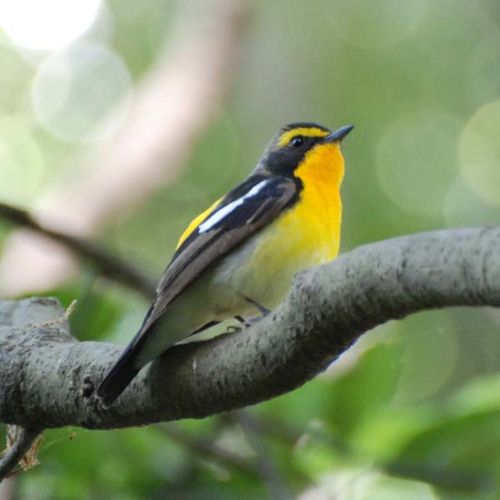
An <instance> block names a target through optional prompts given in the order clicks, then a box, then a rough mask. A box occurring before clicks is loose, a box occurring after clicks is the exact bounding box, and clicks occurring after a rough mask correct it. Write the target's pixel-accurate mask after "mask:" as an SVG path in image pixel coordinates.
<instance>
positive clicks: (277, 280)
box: [97, 122, 353, 406]
mask: <svg viewBox="0 0 500 500" xmlns="http://www.w3.org/2000/svg"><path fill="white" fill-rule="evenodd" d="M352 129H353V126H352V125H347V126H344V127H341V128H339V129H337V130H334V131H332V130H331V129H329V128H327V127H324V126H322V125H319V124H317V123H312V122H303V123H292V124H289V125H287V126H285V127H283V128H281V129H280V130H279V132H278V133H277V134H276V135H275V136H274V137H273V139H272V140H271V142H270V143H269V144H268V145H267V147H266V148H265V150H264V153H263V155H262V157H261V159H260V160H259V161H258V163H257V165H256V167H255V168H254V170H253V171H252V172H251V173H250V175H249V176H248V177H247V178H246V179H244V180H243V181H242V182H241V183H240V184H238V185H237V186H236V187H234V188H233V189H231V190H230V191H229V192H228V193H227V194H226V195H225V196H222V197H221V198H219V199H218V200H217V201H215V202H214V203H213V204H212V205H211V206H210V207H209V208H207V209H206V210H205V211H204V212H202V213H201V214H200V215H198V216H197V217H195V218H194V219H193V221H192V222H191V223H190V224H189V225H188V226H187V228H186V230H185V231H184V232H183V233H182V235H181V236H180V239H179V241H178V244H177V247H176V250H175V252H174V255H173V257H172V259H171V261H170V263H169V264H168V266H167V267H166V269H165V271H164V273H163V274H162V276H161V278H160V280H159V282H158V286H157V289H156V298H155V299H154V301H153V303H152V304H151V307H150V308H149V310H148V311H147V313H146V315H145V318H144V320H143V322H142V325H141V327H140V328H139V331H138V332H137V334H136V335H135V337H133V339H132V340H131V342H130V343H129V345H128V346H127V347H126V348H125V350H124V351H123V353H122V354H121V355H120V357H119V358H118V360H117V361H116V363H115V364H114V365H113V366H112V367H111V369H110V370H109V371H108V373H107V374H106V375H105V377H104V379H103V380H102V382H101V383H100V384H99V386H98V388H97V395H98V397H99V398H100V400H101V401H102V402H103V404H104V405H106V406H109V405H111V404H113V402H114V401H115V400H116V399H117V398H118V397H119V396H120V394H121V393H122V392H123V391H124V390H125V388H126V387H127V386H128V385H129V383H130V382H131V381H132V379H133V378H134V377H135V376H136V375H137V373H138V372H139V371H140V370H141V369H142V368H143V367H144V366H145V365H147V364H148V363H149V362H151V361H152V360H154V359H155V358H158V357H160V356H161V355H162V354H163V353H164V352H165V351H167V350H168V349H169V348H170V347H171V346H173V345H174V344H176V343H178V342H179V341H181V340H184V339H186V338H187V337H189V336H191V335H193V334H195V333H198V332H200V331H202V330H204V329H206V328H208V327H211V326H213V325H215V324H217V323H219V322H221V321H224V320H226V319H228V318H236V319H237V320H238V321H240V322H243V323H244V324H245V325H248V324H250V323H252V322H253V321H256V320H258V319H259V318H262V317H263V316H265V315H267V314H268V313H269V312H270V311H271V310H273V309H274V308H275V307H276V306H277V305H278V304H279V303H280V302H281V301H282V299H283V298H284V297H285V296H286V294H287V292H288V289H289V287H290V285H291V283H292V279H293V276H294V275H295V274H296V273H298V272H299V271H302V270H304V269H306V268H309V267H312V266H315V265H319V264H322V263H325V262H327V261H330V260H332V259H334V258H335V257H336V256H337V255H338V251H339V244H340V230H341V219H342V200H341V195H340V187H341V183H342V179H343V177H344V158H343V155H342V152H341V149H340V144H341V141H342V140H343V139H344V138H345V136H346V135H347V134H348V133H349V132H350V131H351V130H352Z"/></svg>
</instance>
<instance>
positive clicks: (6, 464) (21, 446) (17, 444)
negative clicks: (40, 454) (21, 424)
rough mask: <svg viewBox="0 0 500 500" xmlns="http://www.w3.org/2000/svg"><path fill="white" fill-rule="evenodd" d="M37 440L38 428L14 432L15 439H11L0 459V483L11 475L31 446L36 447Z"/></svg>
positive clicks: (38, 435)
mask: <svg viewBox="0 0 500 500" xmlns="http://www.w3.org/2000/svg"><path fill="white" fill-rule="evenodd" d="M39 438H40V429H39V428H36V429H35V428H32V429H27V428H21V429H19V428H18V429H17V430H16V433H15V438H13V441H12V443H9V444H10V446H7V449H6V450H5V452H4V454H3V456H2V457H1V458H0V482H2V481H3V480H4V479H5V478H6V477H8V476H10V475H11V474H12V473H13V471H14V469H15V468H16V466H17V464H18V463H19V462H20V461H21V460H22V458H23V457H24V456H25V454H26V453H27V452H28V451H29V450H30V449H31V448H32V446H34V445H36V442H37V441H38V439H39ZM8 441H9V440H8Z"/></svg>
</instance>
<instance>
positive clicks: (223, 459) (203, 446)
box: [156, 423, 259, 478]
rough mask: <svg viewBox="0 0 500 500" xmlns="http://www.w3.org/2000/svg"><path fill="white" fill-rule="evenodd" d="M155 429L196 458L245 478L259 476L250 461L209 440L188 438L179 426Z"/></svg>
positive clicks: (168, 425) (166, 425) (173, 425)
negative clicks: (204, 459)
mask: <svg viewBox="0 0 500 500" xmlns="http://www.w3.org/2000/svg"><path fill="white" fill-rule="evenodd" d="M156 428H157V429H159V430H160V431H161V432H162V433H164V434H166V435H167V436H168V437H169V438H170V439H172V440H173V441H176V442H177V443H179V444H181V445H183V446H184V447H186V448H187V449H189V450H190V451H192V452H193V453H194V454H195V455H196V456H197V457H198V458H200V456H201V457H205V458H207V459H209V460H213V461H215V462H218V463H219V464H221V465H223V466H224V467H227V468H228V469H236V470H237V471H238V472H240V473H242V474H245V475H246V476H251V477H254V478H255V477H258V475H259V472H258V468H257V467H256V465H255V464H254V463H252V461H250V460H247V459H245V458H243V457H242V456H240V455H237V454H235V453H232V452H230V451H228V450H226V449H224V448H222V447H220V446H218V445H217V444H216V443H214V442H213V441H212V440H210V439H205V438H200V437H193V436H190V435H189V434H188V433H187V432H185V431H183V430H182V429H181V428H180V426H179V425H177V424H173V423H169V424H160V425H157V426H156Z"/></svg>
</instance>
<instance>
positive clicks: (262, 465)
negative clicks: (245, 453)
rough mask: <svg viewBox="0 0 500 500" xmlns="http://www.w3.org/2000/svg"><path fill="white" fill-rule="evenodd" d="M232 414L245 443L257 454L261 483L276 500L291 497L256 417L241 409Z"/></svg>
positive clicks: (285, 499) (284, 499)
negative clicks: (244, 438)
mask: <svg viewBox="0 0 500 500" xmlns="http://www.w3.org/2000/svg"><path fill="white" fill-rule="evenodd" d="M233 416H234V419H235V421H236V422H237V423H238V425H239V426H240V428H241V430H242V432H243V435H244V436H245V437H246V440H247V443H248V444H249V445H250V447H251V448H252V449H253V451H254V452H255V454H256V455H257V467H258V471H259V474H260V476H261V478H262V481H263V483H264V484H265V485H266V486H267V489H268V491H269V495H270V497H271V498H275V499H277V500H287V499H289V498H293V495H292V493H291V491H290V489H289V487H288V485H287V484H286V482H285V480H284V478H283V477H282V475H281V473H280V471H279V469H278V467H277V465H276V463H275V461H274V460H273V457H272V454H271V453H270V451H269V447H268V446H267V444H266V442H265V440H264V437H263V435H262V434H263V432H262V428H261V426H260V424H259V421H258V419H255V418H253V416H252V415H250V413H248V412H245V411H242V410H241V411H236V412H233Z"/></svg>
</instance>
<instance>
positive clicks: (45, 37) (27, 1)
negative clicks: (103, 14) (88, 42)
mask: <svg viewBox="0 0 500 500" xmlns="http://www.w3.org/2000/svg"><path fill="white" fill-rule="evenodd" d="M100 6H101V0H3V1H0V27H2V28H3V29H4V30H5V32H6V33H7V35H8V36H9V38H10V39H11V40H12V41H13V42H14V43H15V44H16V45H19V46H21V47H25V48H27V49H33V50H51V49H56V48H60V47H62V46H64V45H67V44H68V43H70V42H71V41H72V40H75V39H76V38H78V37H79V36H80V35H82V34H83V33H84V32H85V31H86V30H88V29H89V28H90V27H91V26H92V24H93V23H94V21H95V19H96V17H97V15H98V13H99V8H100Z"/></svg>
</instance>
